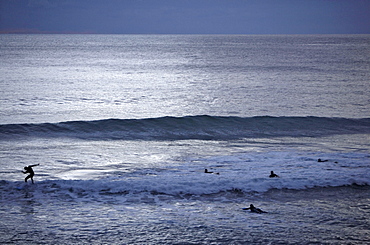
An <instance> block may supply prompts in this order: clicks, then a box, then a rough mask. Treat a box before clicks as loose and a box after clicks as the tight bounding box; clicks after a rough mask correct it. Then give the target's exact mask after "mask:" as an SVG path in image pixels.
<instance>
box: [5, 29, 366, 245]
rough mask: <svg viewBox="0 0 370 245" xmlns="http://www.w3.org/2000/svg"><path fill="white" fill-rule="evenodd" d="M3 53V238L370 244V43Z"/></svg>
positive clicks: (91, 40)
mask: <svg viewBox="0 0 370 245" xmlns="http://www.w3.org/2000/svg"><path fill="white" fill-rule="evenodd" d="M0 44H1V45H0V59H1V62H0V74H1V76H0V86H1V90H0V94H1V96H0V101H1V107H0V152H1V155H0V157H1V161H0V164H1V168H0V176H1V177H0V216H1V219H0V243H1V244H367V243H370V224H369V220H370V187H369V185H370V99H369V98H370V86H369V82H370V35H266V36H265V35H256V36H253V35H240V36H238V35H0ZM319 159H320V160H321V161H319ZM33 164H40V165H39V166H36V167H34V168H33V169H34V171H35V176H34V181H35V184H32V183H31V182H30V181H28V182H27V183H25V182H24V178H25V177H26V176H27V175H25V174H23V173H22V170H23V167H25V166H28V165H33ZM205 169H207V170H208V171H209V172H212V173H205ZM271 171H274V172H275V173H276V174H278V175H279V177H278V178H269V175H270V172H271ZM250 204H254V206H256V207H258V208H261V209H262V210H264V211H266V212H267V213H263V214H257V213H251V212H250V211H247V210H243V208H245V207H249V205H250Z"/></svg>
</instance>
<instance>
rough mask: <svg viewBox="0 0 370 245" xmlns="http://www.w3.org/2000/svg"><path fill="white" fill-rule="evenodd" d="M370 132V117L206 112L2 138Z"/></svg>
mask: <svg viewBox="0 0 370 245" xmlns="http://www.w3.org/2000/svg"><path fill="white" fill-rule="evenodd" d="M367 133H370V118H358V119H354V118H328V117H270V116H259V117H219V116H207V115H204V116H186V117H160V118H147V119H104V120H95V121H68V122H60V123H41V124H3V125H0V137H1V138H2V139H11V138H19V137H30V136H31V137H71V138H80V139H87V140H89V139H91V140H94V139H106V140H114V139H122V140H186V139H199V140H230V139H243V138H261V137H320V136H327V135H336V134H367Z"/></svg>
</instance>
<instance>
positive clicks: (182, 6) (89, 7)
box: [0, 0, 370, 34]
mask: <svg viewBox="0 0 370 245" xmlns="http://www.w3.org/2000/svg"><path fill="white" fill-rule="evenodd" d="M0 33H97V34H370V0H0Z"/></svg>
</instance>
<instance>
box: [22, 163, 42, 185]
mask: <svg viewBox="0 0 370 245" xmlns="http://www.w3.org/2000/svg"><path fill="white" fill-rule="evenodd" d="M39 165H40V164H35V165H29V166H27V167H24V170H26V171H22V172H23V173H24V174H29V175H28V176H27V177H26V178H25V179H24V182H27V180H28V179H31V181H32V184H34V183H33V176H34V175H35V172H33V169H32V167H36V166H39Z"/></svg>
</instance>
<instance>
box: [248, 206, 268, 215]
mask: <svg viewBox="0 0 370 245" xmlns="http://www.w3.org/2000/svg"><path fill="white" fill-rule="evenodd" d="M243 210H250V211H251V212H252V213H258V214H262V213H267V212H265V211H262V210H261V209H259V208H256V207H255V206H254V205H253V204H251V205H250V206H249V208H243Z"/></svg>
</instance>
